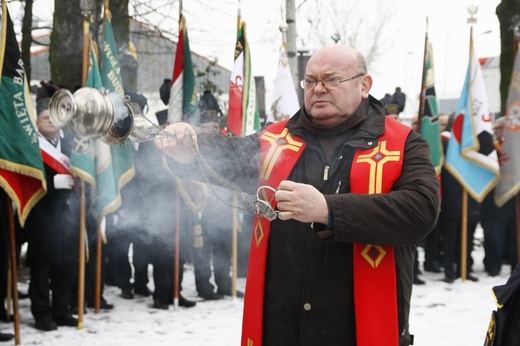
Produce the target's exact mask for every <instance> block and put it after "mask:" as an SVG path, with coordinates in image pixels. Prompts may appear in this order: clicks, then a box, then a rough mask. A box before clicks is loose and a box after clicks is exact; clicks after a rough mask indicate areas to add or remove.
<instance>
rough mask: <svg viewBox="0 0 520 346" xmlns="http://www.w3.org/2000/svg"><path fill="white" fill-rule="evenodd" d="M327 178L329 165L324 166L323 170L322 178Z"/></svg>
mask: <svg viewBox="0 0 520 346" xmlns="http://www.w3.org/2000/svg"><path fill="white" fill-rule="evenodd" d="M328 179H329V166H325V169H324V170H323V180H328Z"/></svg>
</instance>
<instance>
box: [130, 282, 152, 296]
mask: <svg viewBox="0 0 520 346" xmlns="http://www.w3.org/2000/svg"><path fill="white" fill-rule="evenodd" d="M134 293H135V294H138V295H140V296H143V297H149V296H151V295H152V293H153V292H152V291H150V289H149V288H148V286H146V285H144V286H136V287H134Z"/></svg>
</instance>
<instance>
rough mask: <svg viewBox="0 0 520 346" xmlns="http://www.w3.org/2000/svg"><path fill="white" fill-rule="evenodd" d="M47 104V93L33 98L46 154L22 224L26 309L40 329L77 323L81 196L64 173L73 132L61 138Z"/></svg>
mask: <svg viewBox="0 0 520 346" xmlns="http://www.w3.org/2000/svg"><path fill="white" fill-rule="evenodd" d="M48 106H49V99H48V98H43V99H40V100H38V102H37V114H38V117H37V121H36V124H37V126H38V130H39V134H38V135H39V141H40V148H41V150H42V153H46V155H42V156H43V158H44V163H45V175H46V179H47V193H46V194H45V196H44V197H43V198H42V199H41V200H40V201H39V202H38V204H36V205H35V206H34V208H33V209H32V210H31V212H30V214H29V216H28V218H27V221H26V224H25V227H24V228H25V231H27V233H28V249H27V265H28V266H29V267H30V269H31V281H30V285H29V296H30V299H31V312H32V314H33V316H34V319H35V321H36V324H35V327H36V328H37V329H40V330H44V331H50V330H55V329H57V327H58V326H77V323H78V321H77V319H76V318H74V317H73V316H72V314H71V312H70V308H69V303H70V294H71V289H72V287H73V285H74V284H75V283H76V282H77V278H78V276H77V275H78V272H77V271H78V254H79V251H78V247H79V226H80V223H79V221H80V209H79V206H80V199H79V195H78V194H77V193H76V191H75V190H74V184H75V182H74V178H73V177H72V175H70V173H68V163H69V155H70V153H71V149H72V147H71V145H72V143H71V140H72V136H69V137H64V138H61V137H60V135H59V133H60V129H59V128H58V127H56V126H54V125H53V124H52V122H51V121H50V118H49V110H48ZM69 139H70V140H69ZM51 295H52V299H51Z"/></svg>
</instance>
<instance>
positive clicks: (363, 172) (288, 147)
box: [241, 117, 411, 346]
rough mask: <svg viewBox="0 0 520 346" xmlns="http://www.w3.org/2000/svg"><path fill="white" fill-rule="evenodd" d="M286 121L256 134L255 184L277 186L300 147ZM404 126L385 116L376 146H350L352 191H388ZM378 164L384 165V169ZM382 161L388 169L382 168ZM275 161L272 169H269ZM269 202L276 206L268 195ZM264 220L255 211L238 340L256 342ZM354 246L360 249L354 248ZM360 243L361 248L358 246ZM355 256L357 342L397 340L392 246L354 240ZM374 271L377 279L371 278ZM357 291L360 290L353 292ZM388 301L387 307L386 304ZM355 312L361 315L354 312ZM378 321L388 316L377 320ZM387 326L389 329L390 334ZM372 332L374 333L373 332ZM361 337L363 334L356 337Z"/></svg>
mask: <svg viewBox="0 0 520 346" xmlns="http://www.w3.org/2000/svg"><path fill="white" fill-rule="evenodd" d="M287 121H288V120H285V121H282V122H279V123H275V124H273V125H271V126H269V127H267V128H266V129H265V130H264V131H263V132H262V134H261V135H260V153H261V158H260V175H259V186H261V185H268V186H271V187H273V188H277V187H278V185H279V184H280V182H281V181H282V180H285V179H287V177H288V176H289V174H290V172H291V171H292V169H293V167H294V165H295V164H296V162H297V161H298V159H299V157H300V156H301V154H302V152H303V150H304V149H305V143H304V142H303V140H302V139H301V138H300V137H297V136H292V135H291V134H290V133H289V131H288V129H287V128H285V125H286V123H287ZM410 130H411V129H410V128H409V127H407V126H404V125H402V124H399V123H397V122H395V121H393V120H391V121H389V120H388V117H387V120H386V127H385V134H384V135H383V136H381V137H380V139H379V146H378V147H376V148H373V149H368V150H358V151H357V152H356V155H355V159H354V162H353V164H352V170H351V187H352V192H353V193H381V192H383V193H384V192H389V191H390V189H391V187H392V185H393V183H394V182H395V180H397V178H398V177H399V175H400V173H401V169H400V168H401V166H402V152H403V150H404V143H405V140H406V137H407V134H408V133H409V131H410ZM388 143H391V144H388ZM367 163H368V164H367ZM383 165H384V168H385V170H384V173H385V174H384V175H383V169H382V168H383ZM363 166H366V167H363ZM387 166H388V167H389V168H388V169H386V168H387ZM275 167H276V169H274V168H275ZM358 185H359V186H358ZM263 191H264V193H266V196H264V197H265V199H264V200H270V199H271V197H272V195H273V193H272V192H271V191H269V190H267V189H264V190H263ZM272 205H273V207H274V208H276V202H275V201H274V199H273V202H272ZM270 225H271V223H270V221H269V220H267V219H266V218H262V217H256V218H255V220H254V223H253V233H252V238H251V250H250V255H249V264H248V271H247V273H248V275H247V281H246V291H245V299H244V316H243V322H242V342H241V345H242V346H261V345H262V328H263V326H262V323H263V305H264V304H263V302H264V282H265V264H266V256H267V243H268V239H269V231H270ZM358 246H359V247H360V248H361V251H358ZM365 247H366V251H364V250H365ZM384 252H386V253H384ZM365 253H367V254H368V258H369V259H370V261H371V262H370V263H369V262H367V261H368V259H365V258H366V256H367V254H365ZM360 256H362V257H361V258H362V259H363V261H364V262H365V263H361V267H360V269H359V270H356V268H354V282H355V283H356V282H358V281H359V282H360V283H363V285H366V292H365V294H363V291H361V292H358V291H357V290H359V287H360V286H361V285H355V286H354V293H355V296H356V298H355V302H356V306H357V307H360V309H357V308H356V331H357V337H358V345H385V346H386V345H398V343H399V331H398V329H399V328H398V318H397V295H396V277H395V264H394V263H395V262H394V258H393V248H392V247H384V246H371V245H369V246H365V245H359V244H354V257H360ZM363 256H365V257H363ZM371 256H373V257H371ZM358 262H360V260H359V259H356V258H354V266H356V263H358ZM358 265H359V263H358ZM367 269H369V271H370V272H369V273H365V272H366V271H367ZM383 271H384V272H385V274H384V276H382V275H381V273H382V272H383ZM356 273H357V274H356ZM374 276H375V277H376V279H377V281H372V280H374ZM374 282H377V283H378V285H377V288H376V290H377V294H384V295H383V296H372V295H373V294H374V292H373V291H372V290H371V289H370V287H371V286H376V285H374ZM387 286H390V287H387ZM356 287H358V288H356ZM363 287H364V286H363ZM363 289H365V287H364V288H363ZM358 294H359V295H360V297H359V298H358ZM363 296H364V297H363ZM367 300H369V303H370V305H369V304H367V305H364V304H365V303H364V302H365V301H367ZM358 302H363V304H361V303H359V304H358ZM388 305H390V306H391V307H390V308H387V306H388ZM373 306H376V307H377V309H375V310H374V309H372V307H373ZM382 309H383V310H385V311H388V313H385V314H384V315H381V313H380V311H381V310H382ZM358 310H359V311H358ZM374 311H377V313H374ZM358 314H360V315H359V316H363V317H362V318H361V317H359V318H358ZM381 321H391V322H390V323H386V322H385V323H381ZM383 324H384V325H383ZM380 330H383V331H384V334H382V333H380V332H379V331H380ZM388 332H390V335H389V334H388ZM375 334H377V336H380V337H374V335H375ZM372 337H374V338H372ZM362 338H363V339H365V340H361V339H362ZM389 339H392V340H395V343H394V342H393V341H390V342H389V341H388V340H389ZM379 340H384V342H382V343H381V342H380V341H379Z"/></svg>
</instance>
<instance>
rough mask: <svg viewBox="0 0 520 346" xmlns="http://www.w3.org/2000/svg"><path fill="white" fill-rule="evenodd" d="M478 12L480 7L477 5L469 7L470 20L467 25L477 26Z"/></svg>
mask: <svg viewBox="0 0 520 346" xmlns="http://www.w3.org/2000/svg"><path fill="white" fill-rule="evenodd" d="M477 12H478V6H477V5H471V6H469V7H468V13H469V18H468V21H467V23H468V24H476V23H477V18H475V15H476V14H477Z"/></svg>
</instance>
